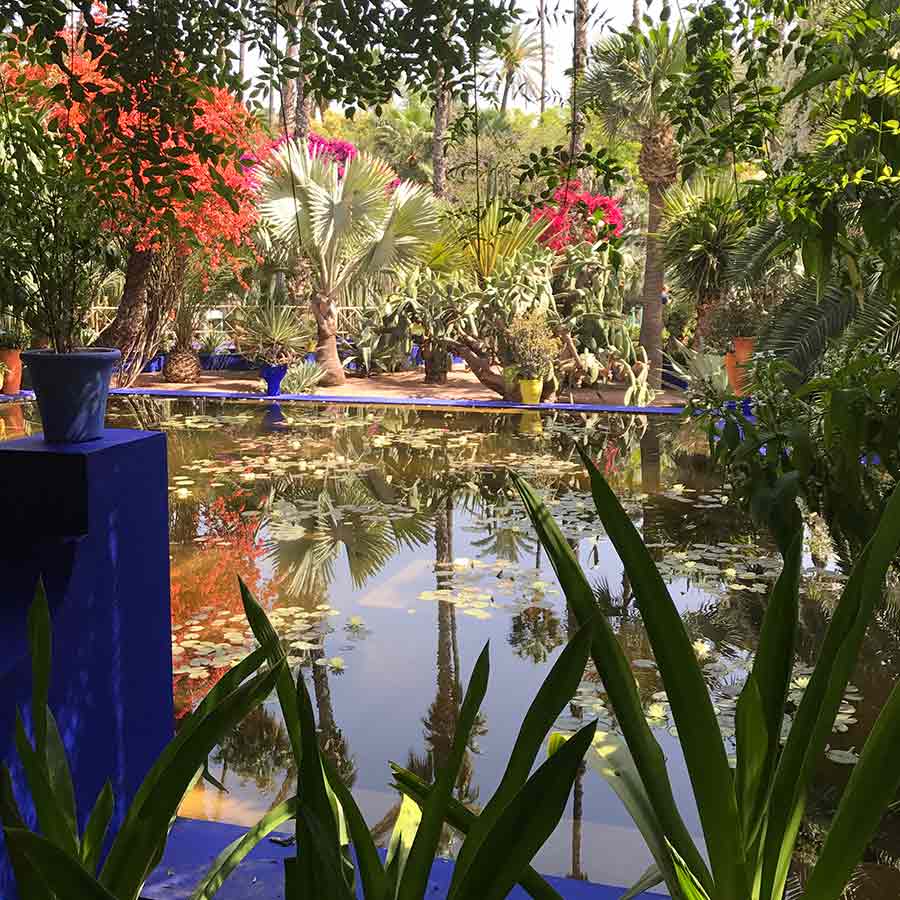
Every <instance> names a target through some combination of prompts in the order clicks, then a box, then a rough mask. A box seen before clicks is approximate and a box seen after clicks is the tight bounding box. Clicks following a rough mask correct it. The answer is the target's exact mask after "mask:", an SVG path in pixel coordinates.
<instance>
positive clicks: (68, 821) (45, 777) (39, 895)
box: [0, 585, 281, 900]
mask: <svg viewBox="0 0 900 900" xmlns="http://www.w3.org/2000/svg"><path fill="white" fill-rule="evenodd" d="M28 637H29V644H30V647H31V665H32V684H33V690H32V700H31V713H32V723H33V735H32V739H31V740H29V738H28V735H27V734H26V732H25V726H24V723H23V720H22V716H21V714H19V715H17V717H16V735H15V738H16V751H17V753H18V755H19V760H20V761H21V763H22V768H23V769H24V772H25V777H26V779H27V782H28V787H29V790H30V792H31V798H32V801H33V803H34V807H35V811H36V813H37V820H38V827H39V829H40V833H37V832H34V831H31V830H29V829H28V828H27V826H26V823H25V820H24V818H23V816H22V813H21V811H20V809H19V806H18V804H17V802H16V799H15V797H14V795H13V784H12V779H11V776H10V773H9V769H8V768H7V767H6V766H5V765H2V766H0V821H2V824H3V829H4V834H5V837H6V848H7V852H8V854H9V859H10V862H11V863H12V867H13V871H14V873H15V877H16V884H17V887H18V892H19V900H49V898H52V897H58V898H60V900H62V898H73V897H77V898H78V900H138V898H139V897H140V894H141V889H142V888H143V885H144V882H145V881H146V879H147V877H148V876H149V875H150V873H151V872H152V871H153V869H154V868H156V866H157V865H158V864H159V862H160V860H161V859H162V855H163V850H164V849H165V844H166V840H167V838H168V834H169V831H170V829H171V827H172V824H173V822H174V821H175V815H176V813H177V811H178V807H179V806H180V805H181V801H182V799H183V798H184V796H185V794H187V792H188V791H189V790H190V789H191V788H192V787H193V785H194V784H195V783H196V782H197V780H198V779H199V778H200V777H201V775H202V773H203V771H204V767H205V764H206V759H207V757H208V756H209V754H210V753H211V752H212V750H213V748H214V747H215V746H216V745H217V744H218V743H219V742H220V741H221V740H222V738H223V737H224V736H225V735H226V734H228V732H229V731H231V729H232V728H234V727H235V726H236V725H237V724H238V723H239V722H240V721H241V720H242V719H243V718H244V716H245V715H246V714H247V713H248V712H249V711H250V710H251V709H253V708H255V707H256V706H258V705H259V704H260V703H262V702H263V700H265V699H266V697H268V696H269V694H270V693H271V692H272V689H273V688H274V686H275V683H276V678H277V677H278V675H279V671H280V668H281V663H280V662H273V664H272V665H271V666H269V667H267V668H266V669H264V670H262V671H258V670H260V669H261V667H262V666H263V665H264V663H265V661H266V658H267V657H271V658H272V659H273V660H274V659H275V658H276V657H275V655H274V654H273V653H272V652H271V648H270V647H269V646H267V645H265V644H264V645H262V646H261V647H260V648H259V649H258V650H256V651H255V652H253V653H251V654H250V655H249V656H247V657H246V658H245V659H244V660H243V661H242V662H240V663H239V664H238V665H236V666H235V667H234V668H233V669H231V671H229V672H228V673H227V674H226V675H224V676H223V677H222V679H221V680H220V681H219V682H218V683H217V684H216V685H215V687H213V688H212V690H211V691H210V692H209V693H208V694H207V695H206V697H205V698H204V699H203V701H202V702H201V703H200V705H199V706H198V707H197V709H195V710H194V711H193V712H192V713H191V714H190V715H189V716H187V717H186V718H185V719H184V720H183V721H182V724H181V728H180V729H179V730H178V734H177V735H176V736H175V737H174V738H173V739H172V740H171V741H170V742H169V744H168V746H167V747H166V748H165V749H164V750H163V752H162V754H161V755H160V756H159V758H158V759H157V761H156V763H155V764H154V766H153V768H152V769H151V770H150V772H149V773H148V775H147V777H146V778H145V779H144V781H143V783H142V784H141V786H140V788H139V789H138V791H137V793H136V794H135V797H134V799H133V801H132V802H131V805H130V806H129V807H128V810H127V811H126V812H125V815H124V820H123V822H122V826H121V827H120V828H119V830H118V832H117V833H116V834H115V836H114V837H113V838H112V841H111V843H110V844H109V850H108V852H107V853H106V855H105V858H103V854H104V847H105V846H106V838H107V831H108V829H109V824H110V821H111V819H112V816H113V811H114V808H115V797H114V796H113V791H112V785H111V784H110V783H109V782H107V783H106V785H105V787H104V788H103V790H102V791H101V792H100V795H99V796H98V797H97V802H96V803H95V805H94V807H93V809H92V811H91V814H90V816H89V817H88V819H87V824H86V826H85V828H84V830H83V831H81V830H80V829H79V828H78V824H77V823H78V811H77V809H76V805H75V790H74V787H73V784H72V776H71V773H70V771H69V763H68V760H67V758H66V751H65V748H64V746H63V741H62V738H61V736H60V734H59V730H58V728H57V725H56V720H55V719H54V717H53V714H52V713H51V712H50V708H49V707H48V706H47V692H48V687H49V683H50V659H51V625H50V610H49V607H48V604H47V598H46V595H45V594H44V590H43V588H42V587H41V586H40V585H39V586H38V588H37V592H36V594H35V599H34V602H33V604H32V606H31V609H30V611H29V616H28Z"/></svg>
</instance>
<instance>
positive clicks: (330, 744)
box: [312, 650, 356, 788]
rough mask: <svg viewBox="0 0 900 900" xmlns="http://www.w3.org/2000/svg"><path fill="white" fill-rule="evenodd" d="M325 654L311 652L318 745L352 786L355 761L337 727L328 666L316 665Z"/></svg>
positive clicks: (342, 777)
mask: <svg viewBox="0 0 900 900" xmlns="http://www.w3.org/2000/svg"><path fill="white" fill-rule="evenodd" d="M324 656H325V654H324V652H323V651H321V650H320V651H317V652H316V653H315V654H313V667H312V682H313V693H314V694H315V697H316V709H317V711H318V713H319V747H320V748H321V750H322V755H323V756H324V757H325V758H326V759H327V760H328V761H329V762H330V763H331V764H332V765H333V766H334V768H335V771H336V772H337V773H338V776H339V777H340V779H341V781H343V782H344V784H345V785H346V786H347V787H348V788H352V787H353V784H354V782H355V781H356V762H355V761H354V759H353V757H352V756H351V754H350V747H349V745H348V743H347V739H346V738H345V737H344V733H343V731H341V729H340V728H338V725H337V722H336V721H335V718H334V706H333V705H332V702H331V686H330V685H329V683H328V666H326V665H318V664H317V661H318V660H320V659H323V658H324Z"/></svg>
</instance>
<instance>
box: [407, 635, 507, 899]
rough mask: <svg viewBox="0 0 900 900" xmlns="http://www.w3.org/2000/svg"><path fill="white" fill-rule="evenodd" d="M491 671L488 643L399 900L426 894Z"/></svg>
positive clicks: (424, 817) (428, 806)
mask: <svg viewBox="0 0 900 900" xmlns="http://www.w3.org/2000/svg"><path fill="white" fill-rule="evenodd" d="M489 674H490V661H489V655H488V645H487V644H486V645H485V647H484V650H482V651H481V655H480V656H479V657H478V661H477V662H476V663H475V668H474V669H473V670H472V677H471V679H470V680H469V686H468V688H467V689H466V695H465V697H464V699H463V702H462V707H461V708H460V711H459V718H458V720H457V723H456V733H455V734H454V736H453V745H452V747H451V748H450V754H449V757H448V759H447V763H446V765H445V766H444V768H443V769H441V770H440V772H438V774H437V778H436V779H435V785H434V790H433V791H432V792H431V794H430V795H429V797H428V801H427V802H426V803H425V806H424V808H423V809H422V821H421V822H420V823H419V828H418V831H416V837H415V840H414V841H413V845H412V848H411V849H410V851H409V858H408V859H407V860H406V869H405V871H404V872H403V878H402V879H401V881H400V885H399V888H398V891H397V898H398V900H421V898H422V897H423V896H424V895H425V888H426V886H427V884H428V876H429V874H430V872H431V864H432V862H433V861H434V856H435V853H436V852H437V847H438V844H439V843H440V840H441V830H442V829H443V827H444V819H445V818H446V815H447V805H448V803H449V801H450V797H451V794H452V792H453V785H454V784H456V778H457V775H458V773H459V769H460V766H461V765H462V761H463V757H464V755H465V752H466V747H467V746H468V743H469V734H470V733H471V731H472V727H473V725H474V724H475V717H476V716H477V715H478V710H479V709H480V708H481V701H482V700H483V699H484V695H485V692H486V691H487V682H488V675H489Z"/></svg>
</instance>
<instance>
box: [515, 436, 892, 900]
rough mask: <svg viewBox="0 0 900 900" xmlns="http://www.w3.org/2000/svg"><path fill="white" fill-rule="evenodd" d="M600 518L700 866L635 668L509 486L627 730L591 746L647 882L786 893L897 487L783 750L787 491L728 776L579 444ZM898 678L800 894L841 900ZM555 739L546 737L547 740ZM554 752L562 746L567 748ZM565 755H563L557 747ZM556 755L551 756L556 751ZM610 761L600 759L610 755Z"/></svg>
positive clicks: (790, 650)
mask: <svg viewBox="0 0 900 900" xmlns="http://www.w3.org/2000/svg"><path fill="white" fill-rule="evenodd" d="M582 457H583V458H584V461H585V465H586V466H587V468H588V471H589V473H590V478H591V487H592V492H593V495H594V502H595V505H596V507H597V513H598V515H599V517H600V520H601V521H602V523H603V525H604V527H605V529H606V532H607V534H608V535H609V538H610V540H611V541H612V544H613V546H614V547H615V549H616V552H617V553H618V554H619V557H620V558H621V560H622V562H623V565H624V567H625V571H626V573H627V575H628V577H629V578H630V580H631V584H632V587H633V590H634V595H635V598H636V601H637V605H638V608H639V609H640V612H641V616H642V618H643V622H644V627H645V628H646V631H647V636H648V638H649V641H650V644H651V646H652V648H653V652H654V654H655V657H656V663H657V665H658V667H659V671H660V674H661V676H662V679H663V683H664V687H665V691H666V695H667V697H668V701H669V703H670V705H671V708H672V714H673V717H674V720H675V724H676V726H677V729H678V735H679V739H680V741H681V745H682V749H683V751H684V758H685V763H686V765H687V769H688V773H689V775H690V779H691V784H692V786H693V791H694V799H695V801H696V804H697V809H698V811H699V813H700V821H701V824H702V827H703V834H704V837H705V841H706V850H707V853H708V858H709V863H710V865H709V867H707V864H706V862H705V861H704V859H703V857H702V856H701V854H700V851H699V850H698V848H697V846H696V845H695V843H694V841H693V840H692V838H691V836H690V834H689V833H688V830H687V828H686V827H685V824H684V822H683V820H682V818H681V816H680V814H679V812H678V809H677V807H676V805H675V801H674V797H673V794H672V787H671V783H670V781H669V775H668V772H667V770H666V764H665V759H664V757H663V753H662V750H661V749H660V746H659V744H658V743H657V742H656V739H655V738H654V737H653V734H652V732H651V730H650V727H649V725H648V723H647V721H646V719H645V717H644V712H643V709H642V707H641V703H640V700H639V697H638V694H637V690H636V688H635V680H634V675H633V673H632V671H631V667H630V665H629V662H628V659H627V658H626V656H625V654H624V653H623V651H622V648H621V646H620V645H619V642H618V640H617V639H616V635H615V633H614V632H613V630H612V627H611V625H610V624H609V622H608V621H607V619H606V618H605V616H603V615H602V614H600V607H599V605H598V603H597V600H596V598H595V595H594V592H593V590H592V588H591V585H590V584H589V582H588V580H587V578H586V577H585V575H584V572H583V571H582V569H581V567H580V565H579V563H578V559H577V557H576V556H575V553H574V552H573V550H572V548H571V547H570V546H569V544H568V543H567V542H566V540H565V538H564V536H563V534H562V532H561V531H560V529H559V527H558V526H557V524H556V522H555V521H554V520H553V517H552V516H551V515H550V513H549V511H548V510H547V508H546V507H545V506H544V504H543V503H542V502H541V500H540V498H539V497H538V496H537V495H536V494H535V492H534V491H533V489H532V488H531V487H530V486H529V485H528V483H527V482H525V481H524V480H523V479H521V478H516V485H517V487H518V489H519V493H520V494H521V496H522V499H523V501H524V503H525V506H526V508H527V510H528V513H529V516H530V517H531V520H532V522H533V523H534V526H535V529H536V530H537V533H538V535H539V537H540V539H541V542H542V543H543V545H544V547H545V548H546V550H547V553H548V555H549V557H550V559H551V561H552V564H553V567H554V569H555V571H556V574H557V576H558V578H559V581H560V584H561V586H562V588H563V590H564V592H565V594H566V598H567V600H568V603H569V605H570V607H571V608H572V610H573V611H574V613H575V615H576V617H577V618H578V620H579V621H580V622H587V621H596V623H597V625H596V628H595V631H594V640H593V645H592V648H591V655H592V658H593V660H594V665H595V666H596V668H597V672H598V674H599V675H600V677H601V679H602V681H603V684H604V687H605V689H606V692H607V694H608V696H609V700H610V704H611V706H612V709H613V711H614V713H615V715H616V719H617V721H618V724H619V727H620V729H621V732H622V739H617V738H616V737H615V736H612V737H610V736H601V738H600V743H599V744H597V745H595V747H594V749H593V750H592V751H591V753H590V754H589V757H588V758H589V760H590V761H591V762H597V760H596V756H597V755H599V756H600V757H601V760H600V763H601V765H600V766H599V767H600V768H601V769H603V770H605V771H603V774H604V775H605V776H606V777H607V778H609V779H611V780H612V781H613V782H614V784H615V786H616V789H617V792H618V793H619V794H620V796H622V797H623V799H624V800H625V803H626V806H627V808H628V810H629V812H630V813H631V815H632V817H633V818H634V820H635V824H636V825H637V826H638V828H639V829H640V830H641V832H642V834H643V835H644V837H645V839H646V840H647V843H648V846H649V848H650V850H651V852H652V853H653V856H654V859H655V861H656V868H655V870H653V871H652V872H650V873H648V875H647V876H646V877H645V878H644V879H642V882H641V885H640V887H641V889H646V888H648V887H649V886H652V884H655V883H659V882H661V881H665V882H666V885H667V887H668V889H669V891H670V893H671V894H672V896H673V897H677V898H682V900H782V897H783V896H784V892H785V886H786V884H787V880H788V876H789V872H790V866H791V860H792V857H793V852H794V846H795V844H796V841H797V834H798V830H799V827H800V823H801V821H802V818H803V813H804V810H805V807H806V800H807V795H808V793H809V790H810V787H811V784H812V780H813V776H814V774H815V771H816V767H817V765H818V763H819V761H820V759H821V758H822V754H823V752H824V750H825V745H826V742H827V740H828V737H829V735H830V733H831V728H832V724H833V722H834V720H835V716H836V715H837V713H838V709H839V707H840V703H841V699H842V697H843V695H844V691H845V689H846V687H847V683H848V681H849V678H850V674H851V672H852V671H853V668H854V665H855V663H856V659H857V656H858V653H859V648H860V644H861V642H862V639H863V635H864V633H865V630H866V626H867V625H868V623H869V620H870V618H871V617H872V613H873V610H874V608H875V605H876V604H877V603H878V601H879V599H880V597H881V594H882V588H883V585H884V579H885V574H886V572H887V569H888V566H889V565H890V563H891V561H892V560H893V559H894V557H895V555H896V554H897V551H898V548H900V491H895V492H894V494H893V496H892V497H891V499H890V500H889V502H888V504H887V506H886V508H885V511H884V514H883V515H882V517H881V521H880V524H879V526H878V528H877V530H876V531H875V533H874V535H873V537H872V538H871V540H870V541H869V542H868V544H867V545H866V547H865V549H864V550H863V552H862V554H861V555H860V557H859V559H858V561H857V563H856V565H855V566H854V567H853V570H852V572H851V574H850V578H849V580H848V581H847V584H846V587H845V589H844V593H843V595H842V597H841V599H840V601H839V603H838V604H837V606H836V608H835V611H834V614H833V616H832V619H831V622H830V625H829V628H828V632H827V634H826V636H825V640H824V642H823V645H822V649H821V652H820V654H819V662H818V665H817V666H816V668H815V671H814V672H813V674H812V676H811V678H810V681H809V685H808V687H807V689H806V692H805V694H804V696H803V699H802V701H801V702H800V705H799V708H798V709H797V712H796V715H795V717H794V721H793V726H792V728H791V730H790V733H789V735H788V737H787V740H786V742H785V743H784V745H783V746H782V744H781V740H780V734H781V727H782V720H783V717H784V712H785V701H786V697H787V693H788V688H789V684H790V679H791V672H792V665H793V659H794V647H795V640H796V634H797V617H798V604H799V582H800V566H801V556H802V548H803V533H802V527H801V519H800V513H799V509H798V507H797V505H796V503H795V502H794V501H793V499H791V498H788V497H783V498H782V501H781V503H780V504H779V505H778V507H777V508H778V510H779V512H778V513H777V514H776V515H775V517H774V519H773V524H774V526H775V533H776V538H777V541H778V544H779V548H780V550H781V553H782V555H783V557H784V568H783V570H782V573H781V575H780V577H779V578H778V581H777V582H776V584H775V586H774V588H773V590H772V593H771V595H770V598H769V603H768V608H767V610H766V614H765V617H764V620H763V625H762V631H761V635H760V640H759V646H758V649H757V652H756V656H755V659H754V661H753V666H752V669H751V671H750V673H749V675H748V677H747V681H746V684H745V686H744V689H743V691H742V692H741V696H740V698H739V700H738V704H737V714H736V722H737V732H736V750H737V763H736V767H735V769H734V771H732V770H731V768H730V766H729V764H728V757H727V753H726V749H725V746H724V744H723V740H722V736H721V732H720V729H719V725H718V723H717V721H716V716H715V712H714V710H713V706H712V702H711V700H710V697H709V692H708V690H707V687H706V683H705V681H704V678H703V672H702V669H701V667H700V665H699V663H698V661H697V658H696V654H695V652H694V648H693V647H692V645H691V640H690V638H689V636H688V634H687V632H686V630H685V628H684V624H683V622H682V619H681V616H680V615H679V612H678V609H677V607H676V605H675V603H674V602H673V601H672V598H671V596H670V595H669V592H668V590H667V588H666V585H665V582H664V581H663V578H662V576H661V575H660V573H659V571H658V570H657V568H656V566H655V564H654V562H653V559H652V558H651V556H650V554H649V552H648V551H647V548H646V547H645V546H644V543H643V541H642V540H641V537H640V535H639V534H638V531H637V529H636V528H635V526H634V525H633V524H632V522H631V520H630V519H629V518H628V515H627V514H626V512H625V511H624V510H623V509H622V506H621V505H620V504H619V502H618V500H617V499H616V497H615V495H614V494H613V492H612V490H611V489H610V487H609V485H608V484H607V483H606V481H605V480H604V478H603V476H602V475H601V474H600V472H599V470H598V469H597V468H596V466H595V465H594V464H593V462H592V461H591V460H590V459H589V458H588V457H587V455H586V454H585V453H584V452H582ZM898 740H900V687H897V688H895V689H894V691H893V692H892V693H891V695H890V697H889V699H888V701H887V703H886V704H885V706H884V707H883V709H882V710H881V714H880V715H879V717H878V720H877V721H876V723H875V725H874V727H873V728H872V731H871V733H870V735H869V738H868V740H867V741H866V744H865V747H864V748H863V752H862V755H861V758H860V760H859V763H858V764H857V766H856V768H855V769H854V771H853V775H852V776H851V778H850V782H849V784H848V785H847V787H846V788H845V790H844V794H843V797H842V798H841V803H840V806H839V808H838V811H837V814H836V816H835V818H834V820H833V822H832V826H831V830H830V831H829V833H828V837H827V839H826V841H825V845H824V847H823V849H822V852H821V854H820V856H819V859H818V862H817V864H816V866H815V867H814V869H813V871H812V875H811V877H810V878H809V880H808V882H807V884H806V889H805V892H804V894H803V896H804V898H806V900H837V898H839V897H840V896H841V894H842V892H843V889H844V886H845V885H846V884H847V883H848V881H849V879H850V876H851V873H852V872H853V869H854V868H855V866H856V865H857V864H858V862H859V861H860V859H861V857H862V854H863V852H864V850H865V848H866V846H867V845H868V843H869V841H870V840H871V838H872V836H873V835H874V833H875V831H876V829H877V827H878V825H879V822H880V821H881V818H882V815H883V814H884V812H885V811H886V809H887V807H888V805H889V804H890V803H891V802H892V801H893V799H894V797H895V796H896V792H897V789H898V787H900V755H898V754H897V752H896V747H897V742H898ZM559 746H560V741H559V740H553V741H551V749H557V748H558V747H559ZM562 746H563V748H566V747H567V746H568V743H564V744H562ZM558 752H561V751H558ZM552 758H553V757H552V756H551V759H552ZM604 760H605V763H604Z"/></svg>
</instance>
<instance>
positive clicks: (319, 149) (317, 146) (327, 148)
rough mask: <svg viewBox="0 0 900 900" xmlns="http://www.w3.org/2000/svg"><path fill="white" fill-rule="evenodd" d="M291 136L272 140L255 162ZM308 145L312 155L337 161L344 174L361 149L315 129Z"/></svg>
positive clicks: (284, 135) (339, 169) (340, 172)
mask: <svg viewBox="0 0 900 900" xmlns="http://www.w3.org/2000/svg"><path fill="white" fill-rule="evenodd" d="M290 137H292V135H287V134H283V135H282V136H281V137H280V138H278V139H277V140H275V141H272V143H271V144H270V145H269V146H268V147H265V148H263V150H262V152H261V153H260V154H259V156H258V158H257V159H255V160H253V162H260V161H263V160H265V159H267V158H268V156H269V154H270V153H271V152H272V151H273V150H275V149H276V148H278V147H280V146H281V145H282V144H283V143H285V142H286V141H287V140H289V139H290ZM307 146H308V147H309V153H310V156H324V157H326V158H328V159H331V160H333V161H334V162H336V163H337V167H338V175H343V174H344V166H345V165H346V164H347V163H348V162H349V161H350V160H351V159H354V158H355V157H356V155H357V154H358V153H359V150H357V149H356V146H355V145H354V144H351V143H350V141H343V140H341V139H340V138H327V137H323V136H322V135H321V134H316V132H315V131H311V132H310V133H309V137H308V138H307ZM249 163H250V160H249V159H248V160H247V162H246V163H245V164H249Z"/></svg>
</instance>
